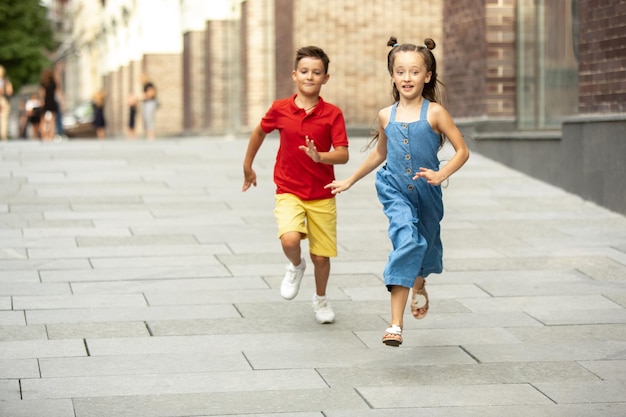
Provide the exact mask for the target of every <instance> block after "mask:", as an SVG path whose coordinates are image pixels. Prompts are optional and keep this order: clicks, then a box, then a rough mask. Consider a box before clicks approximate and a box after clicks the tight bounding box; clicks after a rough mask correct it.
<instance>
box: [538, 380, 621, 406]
mask: <svg viewBox="0 0 626 417" xmlns="http://www.w3.org/2000/svg"><path fill="white" fill-rule="evenodd" d="M535 387H536V388H537V389H538V390H539V391H541V392H542V393H543V394H544V395H546V396H547V397H549V398H550V399H552V400H553V401H555V402H556V403H558V404H562V403H568V404H585V403H623V402H624V393H626V381H618V380H609V381H565V382H560V383H554V382H540V383H537V384H535Z"/></svg>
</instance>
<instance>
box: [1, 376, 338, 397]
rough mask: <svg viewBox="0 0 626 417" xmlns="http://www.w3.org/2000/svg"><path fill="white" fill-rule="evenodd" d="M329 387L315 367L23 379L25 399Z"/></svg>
mask: <svg viewBox="0 0 626 417" xmlns="http://www.w3.org/2000/svg"><path fill="white" fill-rule="evenodd" d="M1 382H2V381H0V383H1ZM15 385H17V384H15ZM326 387H327V385H326V383H325V382H324V381H323V379H322V378H320V376H319V374H318V373H317V372H315V371H314V370H308V369H293V370H289V369H288V370H257V371H250V370H248V371H228V372H208V373H186V374H181V373H172V374H159V375H114V376H96V377H64V378H42V379H23V380H21V393H22V398H24V399H27V400H30V399H51V398H73V399H76V398H93V397H119V396H136V395H167V394H191V393H211V392H238V391H257V390H289V389H293V390H315V389H323V388H326ZM1 392H2V391H1V390H0V393H1Z"/></svg>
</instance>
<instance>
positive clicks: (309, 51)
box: [293, 46, 330, 74]
mask: <svg viewBox="0 0 626 417" xmlns="http://www.w3.org/2000/svg"><path fill="white" fill-rule="evenodd" d="M302 58H317V59H321V60H322V63H323V64H324V73H326V74H327V73H328V64H329V63H330V59H329V58H328V55H326V52H324V50H323V49H322V48H319V47H317V46H305V47H303V48H300V49H298V51H297V52H296V62H295V63H294V66H293V68H294V69H297V68H298V63H299V62H300V60H301V59H302Z"/></svg>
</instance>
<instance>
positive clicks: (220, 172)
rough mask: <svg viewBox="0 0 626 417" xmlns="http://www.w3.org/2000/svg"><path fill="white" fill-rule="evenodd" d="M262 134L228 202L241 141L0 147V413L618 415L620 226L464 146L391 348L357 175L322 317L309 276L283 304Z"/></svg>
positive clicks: (375, 238)
mask: <svg viewBox="0 0 626 417" xmlns="http://www.w3.org/2000/svg"><path fill="white" fill-rule="evenodd" d="M367 140H368V139H367V138H358V137H357V138H352V139H351V148H352V149H353V150H352V152H351V160H350V162H349V163H348V164H347V165H340V166H336V167H335V169H336V173H337V177H339V178H343V177H345V176H347V175H349V174H350V173H351V172H352V171H353V170H354V169H355V168H356V167H357V166H358V165H359V164H360V162H361V161H362V160H363V159H364V158H365V157H366V155H367V154H366V153H363V152H359V151H358V149H360V148H361V147H362V146H363V145H365V144H366V143H367ZM277 145H278V141H277V136H276V135H270V136H269V137H268V138H267V139H266V141H265V143H264V146H263V147H262V148H261V149H260V151H259V153H258V155H257V158H256V161H255V168H256V170H257V174H258V185H257V187H254V188H252V189H250V190H249V191H248V192H246V193H243V192H241V185H242V173H241V162H242V158H243V155H244V153H245V148H246V146H247V140H246V138H223V137H210V138H209V137H202V138H200V137H198V138H169V139H159V140H156V141H152V142H147V141H139V140H138V141H124V140H116V139H109V140H106V141H91V140H68V141H62V142H60V143H53V144H48V143H42V142H35V141H32V142H31V141H11V142H8V143H1V144H0V196H2V202H0V241H1V244H0V415H2V416H5V415H6V416H8V417H22V416H28V417H39V416H46V417H70V416H71V417H110V416H120V417H125V416H127V417H190V416H195V417H204V416H205V417H209V416H227V415H228V416H241V417H243V416H248V417H255V416H264V417H267V416H269V417H272V416H277V417H278V416H280V417H347V416H357V417H382V416H385V417H387V416H389V415H394V416H397V417H408V416H411V417H413V416H416V415H419V416H424V417H429V416H431V417H444V416H445V417H478V416H480V417H496V416H497V417H517V416H520V417H521V416H524V417H527V416H529V415H531V416H537V417H557V416H558V417H561V416H568V417H579V416H580V417H582V416H585V417H587V416H599V417H605V416H606V417H608V416H611V417H615V416H626V401H624V399H623V397H624V395H623V393H624V392H626V387H625V386H624V381H625V380H626V378H625V376H624V375H625V372H626V371H625V369H626V367H625V365H624V364H625V363H626V357H625V356H624V352H626V217H624V216H621V215H619V214H616V213H614V212H611V211H609V210H606V209H604V208H602V207H599V206H597V205H595V204H592V203H590V202H587V201H584V200H583V199H581V198H580V197H578V196H576V195H573V194H570V193H567V192H565V191H563V190H561V189H558V188H556V187H553V186H551V185H549V184H546V183H543V182H541V181H538V180H536V179H533V178H531V177H529V176H527V175H524V174H522V173H520V172H516V171H513V170H511V169H509V168H508V167H506V166H504V165H502V164H499V163H496V162H494V161H491V160H489V159H487V158H484V157H482V156H481V155H478V154H473V155H472V156H471V158H470V160H469V162H468V163H467V164H466V166H465V167H463V169H462V170H460V171H459V172H458V173H457V174H455V175H454V177H452V178H451V179H450V181H449V184H448V185H447V187H446V188H444V189H443V194H444V201H445V205H446V214H445V217H444V219H443V221H442V239H443V243H444V271H443V273H442V274H439V275H432V276H431V277H429V279H428V286H427V288H428V289H429V294H430V311H429V315H428V316H427V317H426V318H425V319H424V320H414V319H413V318H412V317H411V315H410V312H409V309H408V306H407V310H406V316H405V323H404V334H403V336H404V343H403V345H402V346H401V347H399V348H389V347H386V346H384V345H382V343H381V342H380V338H381V336H382V334H383V332H384V329H385V328H386V327H387V326H388V320H389V310H390V306H389V293H388V291H387V289H386V288H385V286H384V285H383V276H382V274H383V270H384V267H385V263H386V260H387V256H388V252H389V250H390V249H391V244H390V241H389V239H388V237H387V226H388V223H387V219H386V218H385V216H384V214H383V213H382V209H381V205H380V203H379V202H378V200H377V198H376V194H375V188H374V176H373V175H370V176H367V177H366V178H364V179H363V180H362V181H360V182H359V183H357V184H355V185H354V186H353V187H352V189H351V190H350V192H348V193H342V194H341V195H340V196H339V197H338V198H337V206H338V256H337V258H334V259H333V260H332V262H331V278H330V281H329V287H328V295H329V297H330V302H331V305H332V306H333V309H334V311H335V313H336V321H335V323H333V324H331V325H320V324H318V323H317V322H316V321H315V317H314V314H313V309H312V305H311V297H312V294H313V291H314V278H313V277H314V276H313V270H312V268H309V269H308V270H307V271H306V274H305V277H304V280H303V283H302V286H301V291H300V293H299V294H298V296H297V297H296V298H295V299H294V300H292V301H285V300H283V299H282V298H281V297H280V294H279V287H280V283H281V280H282V278H283V274H284V271H285V265H286V263H287V262H286V259H285V257H284V255H283V254H282V250H281V247H280V242H279V240H278V238H277V236H276V225H275V220H274V216H273V207H274V191H275V190H274V184H273V180H272V167H273V163H274V157H275V153H276V151H277V148H278V146H277ZM446 151H449V150H446V149H444V152H446ZM302 248H303V253H305V254H306V253H307V252H308V241H304V242H303V245H302Z"/></svg>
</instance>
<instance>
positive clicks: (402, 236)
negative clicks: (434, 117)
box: [376, 99, 443, 291]
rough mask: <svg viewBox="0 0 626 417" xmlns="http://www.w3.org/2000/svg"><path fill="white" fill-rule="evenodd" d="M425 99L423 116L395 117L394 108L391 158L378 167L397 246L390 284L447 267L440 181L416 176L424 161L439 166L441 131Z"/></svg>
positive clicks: (388, 274) (407, 284) (387, 282)
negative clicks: (412, 119) (434, 125)
mask: <svg viewBox="0 0 626 417" xmlns="http://www.w3.org/2000/svg"><path fill="white" fill-rule="evenodd" d="M428 104H429V101H428V100H426V99H424V103H423V105H422V109H421V112H420V120H418V121H415V122H411V123H404V122H396V121H395V118H396V109H397V106H398V103H395V104H394V105H393V107H392V109H391V116H390V118H389V124H388V125H387V126H386V127H385V134H386V136H387V161H386V163H385V165H384V166H382V167H381V168H380V169H379V170H378V171H377V172H376V191H377V192H378V199H379V200H380V202H381V203H382V205H383V211H384V213H385V215H386V216H387V218H388V219H389V238H390V239H391V243H392V245H393V249H392V251H391V252H390V254H389V259H388V261H387V265H386V266H385V271H384V278H385V285H387V288H388V289H389V290H390V291H391V287H390V286H392V285H401V286H403V287H408V288H412V287H413V284H414V283H415V278H416V277H418V276H421V277H424V278H426V277H427V276H428V275H429V274H431V273H440V272H441V271H442V270H443V264H442V256H443V247H442V245H441V236H440V226H439V223H440V222H441V219H442V218H443V200H442V196H441V187H440V186H433V185H430V184H428V183H427V182H426V180H425V179H423V178H419V179H418V180H413V176H414V175H415V173H416V172H418V171H419V169H420V167H424V168H430V169H432V170H434V171H438V170H439V158H438V156H437V152H438V150H439V146H440V137H439V135H438V134H437V133H435V131H434V130H433V129H432V128H431V127H430V124H429V123H428V120H427V119H426V114H427V112H428Z"/></svg>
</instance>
